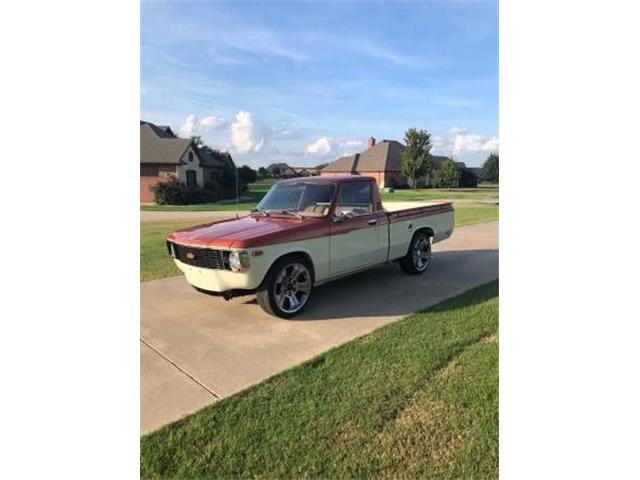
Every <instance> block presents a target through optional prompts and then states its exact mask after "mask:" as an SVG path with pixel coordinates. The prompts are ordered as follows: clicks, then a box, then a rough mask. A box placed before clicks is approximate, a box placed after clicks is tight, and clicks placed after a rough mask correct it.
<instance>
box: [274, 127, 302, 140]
mask: <svg viewBox="0 0 640 480" xmlns="http://www.w3.org/2000/svg"><path fill="white" fill-rule="evenodd" d="M271 136H272V137H273V138H274V139H278V140H295V139H297V138H300V137H301V136H302V135H301V133H300V132H299V131H298V130H296V129H295V128H292V127H278V128H272V129H271Z"/></svg>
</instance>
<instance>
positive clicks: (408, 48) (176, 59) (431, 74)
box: [140, 1, 498, 167]
mask: <svg viewBox="0 0 640 480" xmlns="http://www.w3.org/2000/svg"><path fill="white" fill-rule="evenodd" d="M141 21H142V23H141V86H140V87H141V95H140V98H141V118H142V119H143V120H147V121H151V122H154V123H157V124H162V125H166V124H168V125H171V127H172V128H173V129H174V131H176V132H178V131H180V132H181V135H183V136H188V135H190V134H194V135H202V136H203V138H204V139H205V141H206V142H207V143H208V144H209V145H211V146H212V147H215V148H220V149H222V150H229V151H231V152H232V154H233V157H234V159H235V160H236V162H237V163H239V164H245V163H246V164H248V165H251V166H253V167H257V166H260V165H267V164H269V163H272V162H280V161H283V162H287V163H289V164H290V165H293V166H298V165H300V166H302V165H309V166H313V165H316V164H318V163H321V162H324V161H331V160H333V159H335V158H337V157H338V156H340V155H343V154H346V153H354V152H358V151H361V150H363V149H364V148H366V141H367V138H368V137H369V136H373V137H375V138H376V139H378V140H382V139H395V140H400V141H402V139H403V135H404V131H405V130H406V129H407V128H410V127H416V128H423V129H426V130H428V131H429V132H431V134H432V137H433V143H434V148H433V149H432V153H436V154H451V153H453V154H454V155H455V156H456V158H457V159H458V160H459V161H464V162H466V163H467V165H470V166H477V165H480V164H481V163H482V162H483V161H484V159H485V158H486V157H487V155H488V154H489V152H490V151H494V150H497V149H498V5H497V2H493V1H453V2H447V1H432V2H429V1H424V2H418V1H415V2H414V1H405V2H389V1H373V2H364V1H345V2H327V1H316V2H271V1H263V2H245V1H236V2H228V3H227V2H193V3H191V2H189V3H187V2H143V3H142V4H141Z"/></svg>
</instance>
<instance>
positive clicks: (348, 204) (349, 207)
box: [336, 182, 373, 215]
mask: <svg viewBox="0 0 640 480" xmlns="http://www.w3.org/2000/svg"><path fill="white" fill-rule="evenodd" d="M371 212H373V206H372V205H371V183H369V182H358V183H347V184H346V185H343V186H342V189H341V190H340V196H339V197H338V202H337V203H336V214H338V215H345V214H347V213H352V214H353V215H366V214H367V213H371Z"/></svg>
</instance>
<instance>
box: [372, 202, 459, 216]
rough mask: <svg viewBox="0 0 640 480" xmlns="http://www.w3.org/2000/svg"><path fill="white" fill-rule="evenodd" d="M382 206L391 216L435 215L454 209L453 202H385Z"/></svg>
mask: <svg viewBox="0 0 640 480" xmlns="http://www.w3.org/2000/svg"><path fill="white" fill-rule="evenodd" d="M382 208H383V209H384V211H385V212H387V213H388V214H389V216H390V217H391V218H402V217H405V216H414V215H429V214H431V215H433V214H436V213H441V212H449V211H451V210H452V203H451V202H444V201H435V202H383V203H382Z"/></svg>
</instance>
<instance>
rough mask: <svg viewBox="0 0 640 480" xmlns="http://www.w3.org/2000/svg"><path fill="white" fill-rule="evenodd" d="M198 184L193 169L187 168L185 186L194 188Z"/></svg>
mask: <svg viewBox="0 0 640 480" xmlns="http://www.w3.org/2000/svg"><path fill="white" fill-rule="evenodd" d="M197 185H198V181H197V179H196V171H195V170H187V187H189V188H194V187H196V186H197Z"/></svg>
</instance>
